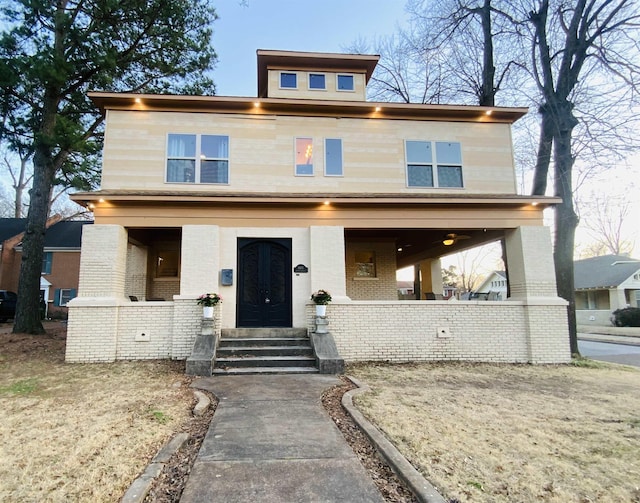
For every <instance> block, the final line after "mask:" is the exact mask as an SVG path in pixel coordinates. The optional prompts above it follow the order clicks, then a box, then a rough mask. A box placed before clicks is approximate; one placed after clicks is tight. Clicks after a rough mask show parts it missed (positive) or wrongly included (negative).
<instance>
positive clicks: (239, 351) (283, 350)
mask: <svg viewBox="0 0 640 503" xmlns="http://www.w3.org/2000/svg"><path fill="white" fill-rule="evenodd" d="M216 354H217V355H218V358H227V357H232V356H243V357H252V356H313V350H312V349H311V348H310V347H293V346H289V347H274V348H264V347H260V348H257V347H256V348H249V347H246V348H224V347H222V348H221V347H219V348H218V352H217V353H216Z"/></svg>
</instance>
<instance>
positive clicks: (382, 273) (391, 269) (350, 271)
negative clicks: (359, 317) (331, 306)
mask: <svg viewBox="0 0 640 503" xmlns="http://www.w3.org/2000/svg"><path fill="white" fill-rule="evenodd" d="M358 252H373V253H374V255H375V274H376V275H375V277H374V278H366V277H365V278H363V277H358V275H357V266H356V253H358ZM345 262H346V277H347V296H348V297H349V298H351V299H353V300H397V299H398V285H397V281H396V269H397V267H396V247H395V242H393V241H357V240H352V241H347V243H346V260H345Z"/></svg>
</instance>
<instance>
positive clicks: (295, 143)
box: [293, 136, 316, 176]
mask: <svg viewBox="0 0 640 503" xmlns="http://www.w3.org/2000/svg"><path fill="white" fill-rule="evenodd" d="M298 140H311V149H312V150H311V159H312V162H311V173H310V174H299V173H298V163H297V162H296V158H297V153H298V152H297V151H296V149H297V143H298ZM314 150H315V145H314V142H313V137H312V136H296V137H294V139H293V174H294V175H295V176H315V173H316V162H315V160H313V159H314V157H315V152H314Z"/></svg>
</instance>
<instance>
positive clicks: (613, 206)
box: [582, 193, 634, 256]
mask: <svg viewBox="0 0 640 503" xmlns="http://www.w3.org/2000/svg"><path fill="white" fill-rule="evenodd" d="M583 206H584V210H585V211H584V216H585V218H583V219H582V221H583V222H584V227H585V228H586V229H588V230H589V231H590V234H591V236H592V238H593V239H594V241H593V243H592V244H591V245H590V246H589V247H588V248H586V250H585V252H584V253H586V254H588V255H589V256H599V255H606V254H612V255H630V254H631V252H632V251H633V245H634V242H633V241H632V240H630V239H625V233H624V224H625V223H626V222H627V221H628V219H629V218H630V217H631V215H630V209H631V202H630V201H629V200H628V199H626V198H624V197H623V196H612V197H607V196H603V195H599V194H594V193H592V194H591V197H590V198H589V200H588V201H587V202H585V203H583Z"/></svg>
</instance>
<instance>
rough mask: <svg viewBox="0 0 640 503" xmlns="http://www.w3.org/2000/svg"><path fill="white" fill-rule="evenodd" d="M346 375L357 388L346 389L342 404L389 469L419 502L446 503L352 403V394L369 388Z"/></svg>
mask: <svg viewBox="0 0 640 503" xmlns="http://www.w3.org/2000/svg"><path fill="white" fill-rule="evenodd" d="M346 377H347V378H348V379H349V380H350V381H351V382H353V384H355V385H356V386H357V388H356V389H353V390H351V391H347V392H346V393H345V394H344V395H343V396H342V406H343V407H344V408H345V409H346V411H347V412H348V413H349V415H350V416H351V418H352V419H353V420H354V421H355V422H356V424H357V425H358V426H359V427H360V429H362V431H364V433H365V435H367V437H369V440H371V442H372V443H373V445H374V446H375V448H376V450H377V451H378V452H379V453H380V455H381V456H382V457H383V458H384V460H385V461H386V462H387V463H389V466H390V467H391V469H392V470H393V471H394V472H395V473H396V475H398V477H400V479H401V480H402V481H403V482H404V483H405V484H407V486H408V487H409V490H410V491H411V492H412V493H413V494H414V496H415V497H416V498H417V499H418V501H420V503H447V500H445V499H444V498H443V497H442V496H441V495H440V493H438V491H437V489H436V488H435V487H433V485H431V483H430V482H429V481H427V480H426V479H425V478H424V477H423V476H422V475H421V474H420V472H418V470H416V469H415V468H414V467H413V466H412V465H411V463H409V461H407V459H406V458H405V457H404V456H403V455H402V454H400V451H398V449H396V447H395V446H394V445H393V444H392V443H391V442H389V440H387V438H386V437H385V436H384V435H383V434H382V433H381V432H380V430H378V428H376V427H375V426H374V425H373V424H371V423H370V422H369V421H368V420H367V419H366V418H365V417H364V416H363V415H362V413H361V412H360V411H359V410H358V409H357V408H356V406H355V405H354V404H353V397H354V396H356V395H359V394H361V393H365V392H367V391H369V390H370V389H371V388H369V386H367V385H366V384H363V383H361V382H360V381H358V380H357V379H355V378H354V377H351V376H346Z"/></svg>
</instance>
